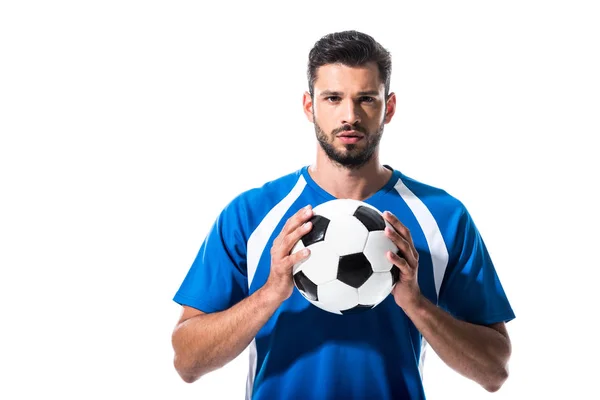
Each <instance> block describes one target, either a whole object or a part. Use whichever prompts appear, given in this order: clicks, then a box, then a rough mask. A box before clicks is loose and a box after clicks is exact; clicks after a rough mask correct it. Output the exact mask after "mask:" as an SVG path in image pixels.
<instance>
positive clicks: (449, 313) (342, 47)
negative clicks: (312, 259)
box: [172, 31, 515, 400]
mask: <svg viewBox="0 0 600 400" xmlns="http://www.w3.org/2000/svg"><path fill="white" fill-rule="evenodd" d="M390 71H391V56H390V54H389V52H388V51H387V50H386V49H384V48H383V47H382V46H381V45H380V44H379V43H378V42H376V41H375V40H374V39H373V38H372V37H371V36H369V35H366V34H364V33H361V32H356V31H345V32H337V33H333V34H330V35H327V36H325V37H323V38H321V39H320V40H319V41H317V42H316V43H315V45H314V47H313V49H312V50H311V51H310V53H309V57H308V87H309V90H308V92H306V93H305V94H304V101H303V104H304V107H303V110H304V113H305V114H306V117H307V118H308V119H309V121H311V122H312V123H313V124H314V127H315V132H316V138H317V141H318V146H317V154H316V160H315V161H314V163H313V164H311V165H306V166H303V167H301V168H300V169H298V170H297V171H294V172H291V173H289V174H287V175H285V176H282V177H280V178H278V179H275V180H273V181H271V182H267V183H265V184H264V185H263V186H262V187H258V188H254V189H252V190H248V191H245V192H243V193H241V194H239V195H238V196H237V197H235V198H234V199H232V201H231V202H230V203H229V204H227V205H226V207H224V209H223V210H222V212H221V213H220V215H219V216H218V218H217V220H216V221H215V223H214V225H213V226H212V229H211V230H210V232H209V233H208V235H207V237H206V238H205V240H204V242H203V243H202V245H201V247H200V249H199V252H198V254H197V257H196V258H195V260H194V262H193V264H192V265H191V267H190V269H189V272H188V273H187V275H186V276H185V278H184V279H183V282H182V284H181V287H180V288H179V290H178V291H177V292H176V294H175V296H174V301H175V302H177V303H178V304H180V305H181V306H182V314H181V317H180V319H179V321H178V323H177V324H176V327H175V329H174V331H173V336H172V343H173V348H174V353H175V356H174V365H175V369H176V370H177V372H178V373H179V374H180V376H181V377H182V379H183V380H184V381H185V382H194V381H196V380H197V379H198V378H200V377H201V376H203V375H205V374H207V373H209V372H211V371H213V370H215V369H217V368H220V367H222V366H224V365H225V364H227V363H228V362H229V361H231V360H232V359H234V358H235V357H237V356H238V355H239V354H240V353H241V352H242V351H243V350H244V349H246V348H247V347H248V346H250V347H249V355H250V370H249V373H248V379H247V389H246V390H247V393H246V396H247V398H248V399H256V400H259V399H290V398H298V399H307V400H308V399H366V398H369V399H425V393H424V389H423V384H422V375H421V373H422V362H423V357H422V355H423V351H422V350H423V348H424V346H425V345H426V344H428V345H429V346H431V347H432V348H433V349H434V351H436V352H437V354H438V355H439V356H440V358H441V359H442V360H443V361H444V362H445V363H446V364H447V365H448V366H450V367H451V368H453V369H454V370H456V371H457V372H458V373H460V374H462V375H464V376H466V377H467V378H469V379H471V380H473V381H474V382H477V383H478V384H479V385H481V386H482V387H484V388H485V389H486V390H488V391H490V392H493V391H497V390H498V389H499V388H500V387H501V386H502V384H503V383H504V382H505V380H506V379H507V376H508V370H507V364H508V361H509V357H510V354H511V343H510V339H509V335H508V333H507V330H506V326H505V323H506V322H507V321H510V320H512V319H513V318H515V315H514V313H513V310H512V308H511V305H510V303H509V301H508V299H507V297H506V295H505V292H504V290H503V288H502V285H501V283H500V280H499V278H498V275H497V273H496V271H495V268H494V265H493V263H492V260H491V259H490V256H489V254H488V251H487V249H486V246H485V244H484V241H483V239H482V237H481V235H480V234H479V232H478V230H477V228H476V226H475V224H474V222H473V219H472V218H471V216H470V214H469V212H468V211H467V210H466V208H465V206H464V205H463V204H462V203H461V202H460V201H459V200H458V199H456V198H454V197H452V196H451V195H449V194H448V193H447V192H445V191H444V190H442V189H440V188H436V187H433V186H431V185H427V184H425V183H422V182H420V181H417V180H415V179H413V178H410V177H408V176H406V175H404V174H403V173H402V172H400V171H399V170H398V169H395V168H394V167H392V166H390V165H387V164H385V165H384V164H381V163H380V160H379V154H378V152H379V143H380V139H381V136H382V134H383V128H384V125H385V124H387V123H389V122H390V121H391V119H392V117H393V116H394V112H395V108H396V96H395V94H394V93H392V92H390ZM336 198H348V199H356V200H362V201H364V202H366V203H369V204H371V205H373V206H375V207H376V208H377V209H379V210H382V211H386V213H385V218H386V219H387V220H388V221H389V222H390V224H392V225H393V227H394V229H393V230H391V231H390V232H387V234H388V235H389V237H390V238H391V239H392V240H393V241H394V243H395V244H396V245H397V246H398V248H399V249H400V252H401V256H397V255H393V254H388V255H387V256H388V257H389V259H390V261H392V262H393V263H394V264H395V267H396V268H398V269H399V271H400V281H399V282H398V283H397V284H396V286H395V287H394V289H393V291H392V293H391V295H390V296H388V297H387V298H386V299H385V300H384V301H383V302H382V303H380V304H379V305H378V306H377V307H375V308H373V309H372V310H369V311H366V312H362V313H356V314H350V315H336V314H332V313H328V312H326V311H323V310H321V309H319V308H317V307H315V306H314V305H311V304H310V303H309V302H308V301H306V299H304V298H303V297H302V295H301V294H300V293H299V292H298V291H297V290H294V284H293V279H292V267H293V265H294V264H295V263H297V262H299V261H301V260H302V259H304V258H306V257H308V254H305V253H302V252H298V253H294V254H293V255H290V251H291V250H292V247H293V246H294V244H295V243H296V242H297V241H298V240H299V239H300V237H301V236H302V235H304V234H305V233H307V232H308V231H309V230H310V229H311V226H310V223H308V224H307V223H306V222H307V221H309V219H310V218H311V216H312V208H313V207H315V206H317V205H319V204H321V203H323V202H326V201H329V200H332V199H336ZM400 221H401V222H400Z"/></svg>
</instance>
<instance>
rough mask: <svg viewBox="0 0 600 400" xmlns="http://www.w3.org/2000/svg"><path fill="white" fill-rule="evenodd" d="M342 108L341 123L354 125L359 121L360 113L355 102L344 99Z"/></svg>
mask: <svg viewBox="0 0 600 400" xmlns="http://www.w3.org/2000/svg"><path fill="white" fill-rule="evenodd" d="M342 110H343V111H342V120H341V123H342V125H346V124H350V125H356V124H359V123H360V114H359V112H358V109H357V106H356V104H355V103H354V102H353V101H352V100H348V101H346V104H344V107H342Z"/></svg>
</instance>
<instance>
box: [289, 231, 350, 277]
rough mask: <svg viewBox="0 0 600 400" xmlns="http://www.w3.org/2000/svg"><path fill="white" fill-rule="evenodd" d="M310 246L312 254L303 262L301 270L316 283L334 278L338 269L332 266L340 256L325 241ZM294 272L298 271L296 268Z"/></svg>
mask: <svg viewBox="0 0 600 400" xmlns="http://www.w3.org/2000/svg"><path fill="white" fill-rule="evenodd" d="M309 247H310V255H309V256H308V259H307V260H306V261H304V262H303V263H302V267H301V268H300V271H302V272H304V275H306V276H307V277H308V279H310V280H311V281H312V282H313V283H314V284H315V285H320V284H322V283H326V282H329V281H332V280H334V279H335V278H336V275H337V269H336V268H332V267H331V266H334V265H336V264H337V262H338V260H339V258H340V257H339V256H338V255H337V254H335V253H334V252H333V251H332V250H331V247H330V246H328V245H327V244H326V243H325V242H317V243H314V244H312V245H310V246H309ZM328 266H329V267H328ZM294 273H296V269H295V268H294Z"/></svg>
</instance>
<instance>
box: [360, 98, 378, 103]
mask: <svg viewBox="0 0 600 400" xmlns="http://www.w3.org/2000/svg"><path fill="white" fill-rule="evenodd" d="M360 101H361V102H363V103H372V102H374V101H375V99H374V98H373V97H371V96H362V97H361V98H360Z"/></svg>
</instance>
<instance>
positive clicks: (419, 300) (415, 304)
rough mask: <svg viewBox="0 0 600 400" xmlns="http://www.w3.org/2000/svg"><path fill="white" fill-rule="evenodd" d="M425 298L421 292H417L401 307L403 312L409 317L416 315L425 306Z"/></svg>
mask: <svg viewBox="0 0 600 400" xmlns="http://www.w3.org/2000/svg"><path fill="white" fill-rule="evenodd" d="M426 303H427V299H426V298H425V296H423V294H422V293H420V292H419V293H418V294H416V295H415V296H413V297H411V298H410V299H408V300H407V301H406V302H405V303H404V304H403V305H402V309H403V310H404V313H405V314H406V315H408V316H409V317H411V316H414V315H417V314H419V313H421V312H423V310H425V308H426Z"/></svg>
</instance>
